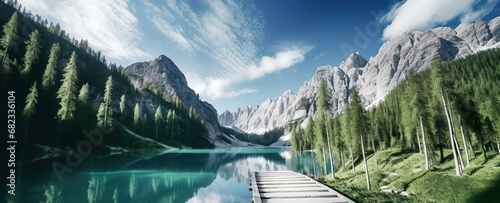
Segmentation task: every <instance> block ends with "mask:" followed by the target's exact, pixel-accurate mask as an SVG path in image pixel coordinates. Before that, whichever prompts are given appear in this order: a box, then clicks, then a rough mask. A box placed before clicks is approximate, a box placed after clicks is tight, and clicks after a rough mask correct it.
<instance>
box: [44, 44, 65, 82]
mask: <svg viewBox="0 0 500 203" xmlns="http://www.w3.org/2000/svg"><path fill="white" fill-rule="evenodd" d="M60 50H61V47H60V46H59V43H54V44H53V45H52V48H51V49H50V56H49V62H48V63H47V67H46V68H45V72H44V73H43V78H42V86H43V88H44V89H47V88H48V87H49V86H51V85H54V83H55V80H56V74H57V60H58V58H59V51H60Z"/></svg>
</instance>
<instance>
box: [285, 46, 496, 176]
mask: <svg viewBox="0 0 500 203" xmlns="http://www.w3.org/2000/svg"><path fill="white" fill-rule="evenodd" d="M499 87H500V48H496V49H490V50H487V51H481V52H479V53H477V54H472V55H470V56H467V57H466V58H462V59H458V60H455V61H449V62H441V61H440V60H439V59H434V60H433V62H432V66H431V68H430V69H427V70H424V71H422V72H419V73H416V72H414V71H413V72H411V73H410V75H409V78H408V79H407V80H404V81H402V82H401V83H400V84H399V85H398V86H397V87H396V88H395V89H394V90H393V91H391V92H390V93H389V94H388V96H387V97H386V98H385V100H384V101H383V102H381V103H380V104H379V105H377V106H375V107H373V108H371V109H369V110H364V109H363V103H362V99H363V98H360V96H359V94H358V92H357V91H356V90H354V91H353V93H352V94H351V96H350V103H349V104H348V105H347V107H346V108H344V109H343V112H342V114H341V115H339V116H337V117H335V118H328V119H327V122H326V123H324V121H323V120H322V119H324V118H322V117H321V116H320V117H317V116H316V117H315V118H314V119H313V120H311V121H310V122H309V123H308V125H307V127H306V128H305V129H302V128H300V127H297V126H298V124H295V125H293V126H294V127H292V128H293V129H294V130H293V132H292V139H291V145H292V150H293V151H302V150H309V149H317V150H326V149H327V147H325V143H324V142H325V140H327V138H325V137H324V135H325V133H322V132H321V130H326V131H327V132H329V133H330V134H329V135H330V143H331V147H332V150H333V151H334V152H335V153H334V154H337V155H338V156H339V158H340V163H339V164H340V165H344V167H345V166H346V165H347V163H348V162H349V161H351V160H346V158H345V157H349V158H350V159H352V161H354V160H358V158H359V157H361V156H362V155H363V154H364V151H366V150H368V151H371V152H373V151H378V150H381V149H386V148H390V147H393V148H394V147H396V148H402V149H404V150H407V151H411V152H421V153H425V154H426V165H427V166H426V167H427V169H428V168H429V165H438V164H439V163H443V162H444V161H445V157H444V155H443V149H452V150H454V154H455V155H454V159H455V160H457V161H456V162H455V163H456V165H457V166H456V169H457V175H460V174H461V173H462V172H461V170H462V169H463V168H464V167H468V166H469V160H470V159H471V158H472V156H474V157H475V156H478V155H481V154H482V155H483V156H484V158H485V160H486V159H487V156H486V153H487V151H493V152H497V150H498V153H500V143H499V142H500V128H499V126H500V88H499ZM320 94H321V92H320ZM320 122H323V123H321V124H318V123H320ZM363 137H364V138H363ZM455 150H457V152H455ZM371 152H370V153H371ZM462 155H463V157H462ZM469 156H470V157H469ZM356 157H358V158H356ZM320 158H322V157H320ZM352 161H351V162H352Z"/></svg>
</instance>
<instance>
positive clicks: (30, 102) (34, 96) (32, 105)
mask: <svg viewBox="0 0 500 203" xmlns="http://www.w3.org/2000/svg"><path fill="white" fill-rule="evenodd" d="M37 102H38V91H37V87H36V81H35V82H34V83H33V85H32V86H31V88H30V93H29V94H28V96H26V105H25V106H24V110H23V113H22V115H23V117H24V118H25V119H26V133H25V134H24V141H25V142H26V138H27V137H28V130H29V127H30V126H29V121H30V118H31V116H33V114H35V109H36V103H37Z"/></svg>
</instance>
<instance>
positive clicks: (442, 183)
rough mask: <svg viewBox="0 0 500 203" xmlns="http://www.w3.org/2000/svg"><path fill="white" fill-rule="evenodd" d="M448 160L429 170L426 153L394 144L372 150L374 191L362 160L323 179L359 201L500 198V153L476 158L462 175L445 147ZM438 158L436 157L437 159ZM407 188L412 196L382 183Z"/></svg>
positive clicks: (479, 199) (468, 200)
mask: <svg viewBox="0 0 500 203" xmlns="http://www.w3.org/2000/svg"><path fill="white" fill-rule="evenodd" d="M444 155H445V162H444V163H442V164H436V163H434V164H433V165H432V166H431V170H430V171H426V170H425V166H424V161H425V160H424V155H423V154H419V153H408V152H403V151H401V150H400V149H396V148H391V149H386V150H383V151H380V152H377V160H378V170H376V166H377V165H376V164H375V158H374V156H373V154H370V155H369V156H368V157H367V158H368V168H369V170H370V182H371V187H372V189H371V191H367V190H366V178H365V174H364V166H363V164H362V162H358V163H357V164H358V165H356V167H355V169H356V175H354V174H353V173H352V168H351V167H350V165H349V164H348V166H347V167H346V168H345V169H343V168H342V167H341V168H340V170H339V171H337V172H336V174H335V175H336V178H335V179H332V178H330V177H324V178H322V179H321V181H323V182H326V183H327V184H328V185H330V186H331V187H333V188H335V189H336V190H338V191H340V192H342V193H344V194H345V195H346V196H348V197H351V198H352V199H353V200H355V201H358V202H495V201H497V202H500V156H499V155H498V154H495V153H493V152H490V153H488V154H487V156H488V159H486V160H485V159H484V157H483V156H482V155H478V156H477V157H476V158H472V160H471V162H470V163H471V164H470V167H468V168H465V169H464V172H463V175H462V176H456V175H455V168H454V163H453V157H452V155H451V151H450V150H445V153H444ZM434 162H436V161H434ZM382 186H386V187H389V188H390V189H393V190H399V191H406V192H408V193H409V194H410V197H404V196H402V195H399V194H391V193H386V192H382V191H381V190H380V187H382Z"/></svg>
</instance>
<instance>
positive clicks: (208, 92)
mask: <svg viewBox="0 0 500 203" xmlns="http://www.w3.org/2000/svg"><path fill="white" fill-rule="evenodd" d="M141 2H142V3H143V4H144V5H145V6H146V8H148V10H149V14H148V18H149V19H150V20H151V22H152V23H153V24H154V25H155V27H156V28H157V29H158V30H159V31H161V32H162V33H163V34H164V35H165V36H166V37H167V38H168V39H169V40H170V41H171V42H173V45H174V46H178V47H179V51H180V52H183V53H185V54H184V58H183V60H184V61H178V62H176V63H180V64H181V67H182V64H189V65H191V67H189V68H190V69H193V68H194V69H196V71H186V76H187V78H188V80H189V83H190V86H191V87H192V88H193V89H194V90H195V91H196V92H198V93H200V94H201V95H203V96H208V97H210V98H211V99H218V98H230V97H237V96H240V95H242V94H249V93H253V92H256V90H255V89H251V88H243V89H239V90H235V86H236V85H237V84H239V83H241V82H244V81H249V80H255V79H258V78H260V77H262V76H264V75H265V74H270V73H274V72H277V71H280V70H282V69H285V68H289V67H291V66H293V65H295V64H296V63H298V62H301V61H303V60H304V54H306V53H307V52H308V51H309V50H310V48H309V47H306V46H302V47H301V48H295V47H292V48H288V49H284V51H281V52H279V53H277V54H276V55H275V57H269V56H259V53H260V52H261V50H259V47H260V46H261V43H262V37H263V35H264V31H263V29H264V21H263V19H262V16H261V14H260V12H259V11H258V10H257V9H256V8H255V5H253V4H252V2H235V1H233V0H227V1H208V0H207V1H202V2H197V3H198V4H199V5H197V7H198V6H199V7H200V8H196V9H193V8H192V7H191V6H190V4H189V3H187V2H186V1H182V0H179V1H176V0H167V1H166V2H163V3H162V4H160V5H156V4H153V3H151V2H149V1H146V0H142V1H141ZM190 57H192V58H190ZM200 58H203V59H206V60H200ZM193 61H202V62H198V63H196V62H195V63H193ZM259 61H260V63H259ZM193 66H194V67H193Z"/></svg>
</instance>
